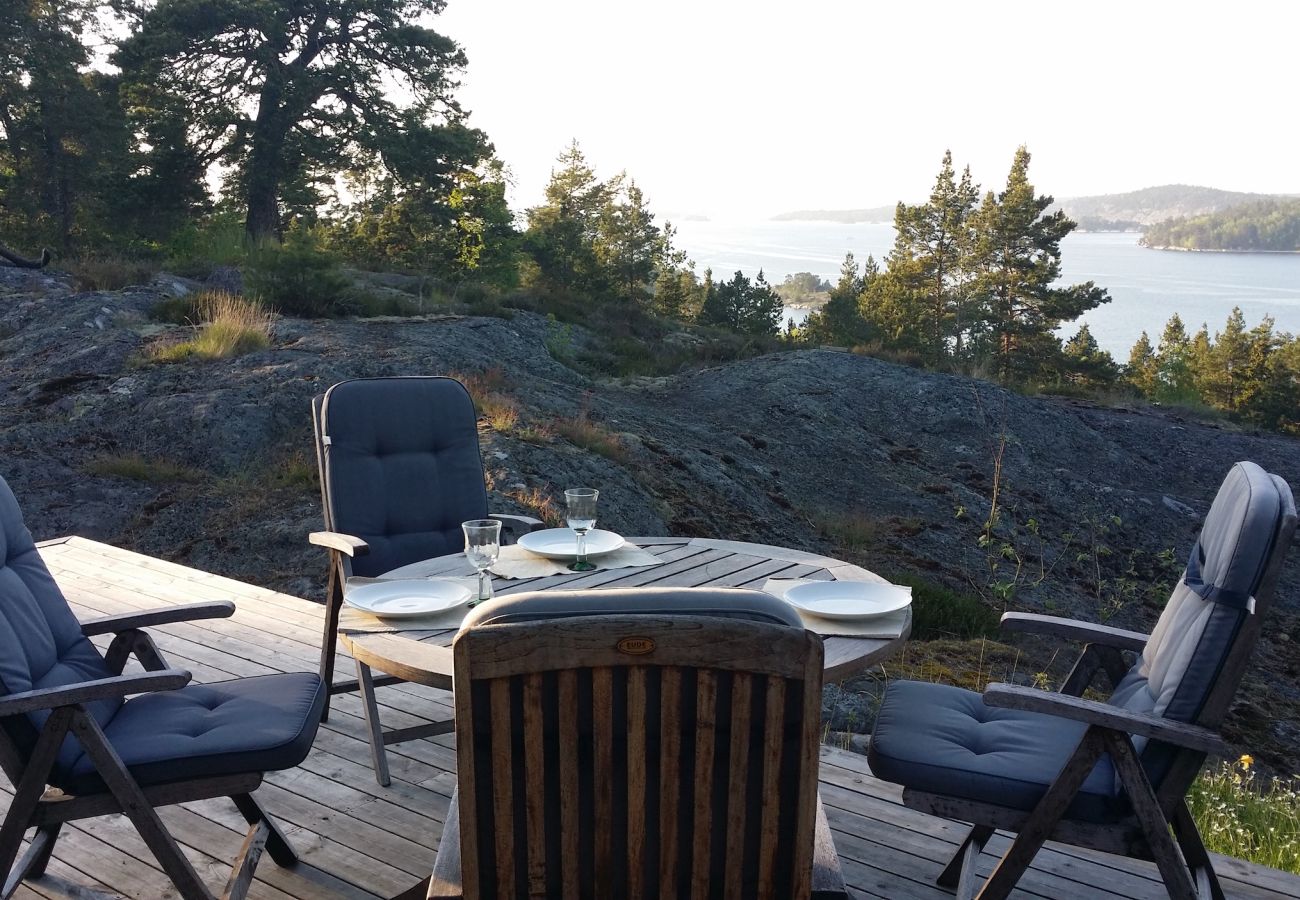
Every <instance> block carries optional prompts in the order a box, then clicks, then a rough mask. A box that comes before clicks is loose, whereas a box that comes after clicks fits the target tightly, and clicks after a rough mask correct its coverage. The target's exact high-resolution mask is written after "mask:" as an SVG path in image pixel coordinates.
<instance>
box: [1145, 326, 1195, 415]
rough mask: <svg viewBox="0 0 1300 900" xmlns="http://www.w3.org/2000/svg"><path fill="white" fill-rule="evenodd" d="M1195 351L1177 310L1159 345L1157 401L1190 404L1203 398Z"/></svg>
mask: <svg viewBox="0 0 1300 900" xmlns="http://www.w3.org/2000/svg"><path fill="white" fill-rule="evenodd" d="M1207 340H1208V337H1207ZM1191 354H1192V342H1191V339H1190V338H1188V336H1187V329H1186V328H1185V327H1183V320H1182V318H1181V317H1180V316H1179V315H1178V313H1174V314H1173V315H1172V316H1170V317H1169V321H1168V322H1167V323H1166V324H1165V330H1164V331H1163V332H1162V333H1161V335H1160V343H1159V345H1158V346H1157V347H1156V384H1155V389H1154V393H1153V394H1152V396H1153V397H1154V398H1155V399H1156V400H1159V401H1161V402H1162V403H1190V402H1194V401H1196V400H1198V399H1199V396H1198V394H1197V393H1196V385H1195V381H1194V378H1193V375H1192V362H1191Z"/></svg>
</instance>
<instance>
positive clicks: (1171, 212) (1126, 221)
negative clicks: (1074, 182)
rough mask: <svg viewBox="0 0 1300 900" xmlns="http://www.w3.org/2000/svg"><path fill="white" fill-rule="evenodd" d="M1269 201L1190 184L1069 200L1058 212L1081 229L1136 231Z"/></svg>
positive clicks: (1163, 185) (1269, 196)
mask: <svg viewBox="0 0 1300 900" xmlns="http://www.w3.org/2000/svg"><path fill="white" fill-rule="evenodd" d="M1266 199H1277V198H1276V197H1273V196H1272V195H1269V194H1244V193H1241V192H1239V191H1223V190H1219V189H1218V188H1209V187H1199V186H1197V185H1191V184H1162V185H1159V186H1157V187H1149V188H1143V189H1142V190H1139V191H1128V192H1127V193H1123V194H1099V195H1096V196H1092V197H1066V198H1065V199H1063V200H1061V202H1060V204H1059V208H1060V209H1062V210H1064V211H1065V214H1066V215H1068V216H1069V217H1070V218H1072V219H1075V220H1076V221H1078V222H1079V225H1080V227H1081V228H1085V229H1089V230H1094V231H1100V230H1125V229H1128V230H1136V229H1139V228H1142V227H1144V226H1147V225H1153V224H1155V223H1156V222H1163V221H1164V220H1165V219H1172V218H1178V217H1181V216H1196V215H1202V214H1204V213H1211V212H1217V211H1219V210H1222V209H1227V208H1228V207H1230V206H1238V205H1240V204H1242V203H1250V202H1253V201H1256V200H1266ZM1055 208H1056V207H1053V209H1055Z"/></svg>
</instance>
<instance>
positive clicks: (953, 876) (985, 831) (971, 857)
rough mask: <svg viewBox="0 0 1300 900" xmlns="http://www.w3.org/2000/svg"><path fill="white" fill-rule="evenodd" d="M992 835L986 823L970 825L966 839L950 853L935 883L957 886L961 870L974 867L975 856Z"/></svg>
mask: <svg viewBox="0 0 1300 900" xmlns="http://www.w3.org/2000/svg"><path fill="white" fill-rule="evenodd" d="M992 835H993V829H992V828H990V827H989V826H988V825H973V826H971V830H970V831H969V832H967V834H966V839H965V840H964V841H962V842H961V846H960V847H958V848H957V852H956V853H954V854H953V855H952V859H950V860H948V865H947V866H945V867H944V870H943V871H942V872H940V873H939V877H938V878H936V879H935V883H937V884H938V885H939V886H940V887H946V888H955V887H957V883H958V881H959V880H960V878H961V874H962V872H964V871H966V870H967V869H970V868H973V867H974V863H975V858H976V857H978V856H979V855H980V853H981V852H982V851H983V850H984V845H985V844H986V843H988V840H989V838H990V837H991V836H992Z"/></svg>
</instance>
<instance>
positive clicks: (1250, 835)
mask: <svg viewBox="0 0 1300 900" xmlns="http://www.w3.org/2000/svg"><path fill="white" fill-rule="evenodd" d="M1254 764H1255V761H1254V759H1252V758H1251V757H1250V756H1249V755H1245V756H1242V757H1241V758H1240V759H1238V760H1237V761H1235V762H1226V763H1220V764H1218V765H1215V766H1211V767H1209V768H1207V769H1205V770H1204V771H1202V772H1201V774H1200V777H1199V778H1197V779H1196V781H1195V783H1193V785H1192V788H1191V790H1189V791H1188V792H1187V806H1188V809H1189V810H1190V811H1191V814H1192V819H1193V820H1195V822H1196V827H1197V829H1198V830H1199V831H1200V832H1201V838H1202V839H1203V840H1204V841H1205V847H1206V849H1207V850H1209V851H1210V852H1212V853H1222V854H1224V855H1226V856H1232V857H1236V858H1237V859H1244V860H1247V861H1249V862H1253V863H1258V864H1260V865H1264V866H1272V867H1273V868H1275V869H1281V870H1283V871H1284V872H1291V873H1294V874H1298V875H1300V779H1296V778H1271V779H1266V778H1264V777H1263V776H1262V775H1260V774H1259V773H1257V772H1256V771H1255V770H1254Z"/></svg>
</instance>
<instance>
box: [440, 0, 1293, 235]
mask: <svg viewBox="0 0 1300 900" xmlns="http://www.w3.org/2000/svg"><path fill="white" fill-rule="evenodd" d="M432 24H433V25H434V27H435V28H436V29H438V30H439V31H441V32H442V33H444V34H446V35H448V36H449V37H451V38H453V39H455V40H456V41H458V42H459V43H460V44H461V45H462V46H463V47H464V48H465V51H466V53H467V55H468V57H469V66H468V69H467V70H466V72H465V73H464V76H463V79H462V81H463V83H462V87H461V89H460V90H459V92H458V95H457V96H458V97H459V98H460V100H461V101H462V103H463V104H464V106H465V107H466V108H468V109H469V110H471V112H472V116H471V123H472V124H474V125H475V126H477V127H479V128H482V129H483V130H484V131H486V132H487V134H488V135H489V137H490V138H491V139H492V141H493V142H494V144H495V146H496V149H497V154H498V156H499V157H500V158H501V159H502V160H503V161H504V162H505V163H506V164H507V166H508V167H509V169H510V171H511V173H512V175H513V177H514V181H515V188H514V191H513V195H512V205H514V206H515V207H516V208H520V209H522V208H523V207H527V206H532V205H535V204H536V203H538V202H540V200H541V197H542V191H543V189H544V187H545V185H546V182H547V180H548V179H549V177H550V173H551V169H552V167H553V166H554V161H555V157H556V155H557V154H558V153H559V152H560V151H561V150H562V149H563V148H564V147H565V146H567V144H568V143H569V141H570V140H571V139H573V138H576V139H577V140H578V143H579V145H580V146H581V147H582V149H583V152H584V153H585V154H586V156H587V159H588V161H589V162H590V163H592V164H593V165H594V166H595V168H596V171H597V174H598V175H600V176H601V177H608V176H611V175H614V174H616V173H618V172H619V171H621V170H626V171H627V172H628V174H629V175H630V176H631V177H633V178H634V179H636V181H637V183H638V184H639V185H640V186H641V187H642V189H643V190H644V191H645V192H646V194H647V197H648V198H649V200H650V204H651V208H652V209H653V210H655V211H656V212H659V213H661V214H662V215H668V216H673V217H680V216H683V215H692V214H696V215H707V216H711V217H715V218H727V219H744V218H760V217H767V216H770V215H774V214H776V213H779V212H783V211H786V210H793V209H849V208H857V207H868V206H879V205H884V204H891V203H893V202H895V201H897V200H899V199H907V200H919V199H922V198H923V197H924V196H926V195H927V194H928V192H929V189H930V186H931V183H932V182H933V179H934V176H935V174H936V172H937V171H938V168H939V163H940V160H941V158H942V156H943V151H944V149H945V148H951V150H952V152H953V155H954V158H955V161H956V162H957V164H958V165H959V166H961V165H965V164H969V165H970V166H971V169H972V172H973V174H974V176H975V179H976V181H978V182H980V183H981V184H982V185H983V186H984V187H985V188H990V187H998V186H1000V185H1001V184H1002V182H1003V181H1004V180H1005V178H1006V173H1007V169H1008V167H1009V166H1010V163H1011V157H1012V154H1013V153H1014V152H1015V149H1016V147H1017V145H1019V144H1022V143H1023V144H1026V145H1027V146H1028V147H1029V149H1030V152H1031V153H1032V154H1033V162H1032V164H1031V169H1030V174H1031V177H1032V179H1033V181H1034V183H1035V185H1036V186H1037V187H1038V189H1039V191H1040V192H1043V193H1050V194H1054V195H1055V196H1057V197H1069V196H1081V195H1086V194H1098V193H1113V192H1119V191H1127V190H1134V189H1137V188H1142V187H1148V186H1151V185H1156V184H1168V183H1178V182H1181V183H1187V184H1202V185H1208V186H1212V187H1219V188H1225V189H1230V190H1240V191H1259V192H1269V193H1272V192H1279V193H1296V192H1300V168H1298V167H1297V161H1298V160H1300V152H1298V151H1300V117H1298V116H1297V113H1296V99H1295V98H1296V94H1295V85H1296V69H1295V48H1296V37H1297V35H1300V3H1293V2H1290V0H1273V2H1240V0H1234V2H1216V3H1199V2H1178V3H1173V2H1168V3H1166V2H1155V0H1126V2H1110V0H1090V2H1078V0H1039V2H996V0H983V2H934V0H928V2H927V0H892V2H888V3H874V2H870V0H800V2H790V0H786V2H767V0H744V2H739V0H642V2H635V3H631V2H624V0H547V2H538V0H448V5H447V9H446V11H445V12H444V13H443V14H442V15H441V16H439V17H438V18H437V19H436V20H434V22H433V23H432Z"/></svg>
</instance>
